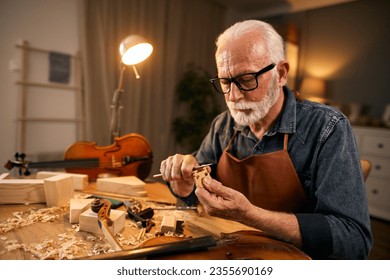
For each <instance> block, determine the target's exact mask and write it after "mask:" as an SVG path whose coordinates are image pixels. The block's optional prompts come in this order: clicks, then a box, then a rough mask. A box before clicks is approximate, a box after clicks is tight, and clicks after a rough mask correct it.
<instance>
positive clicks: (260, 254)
mask: <svg viewBox="0 0 390 280" xmlns="http://www.w3.org/2000/svg"><path fill="white" fill-rule="evenodd" d="M83 259H89V260H99V259H100V260H102V259H104V260H125V259H151V260H153V259H154V260H310V259H311V258H310V257H309V256H307V255H306V254H305V253H304V252H302V251H301V250H299V249H298V248H296V247H295V246H293V245H291V244H289V243H285V242H282V241H280V240H276V239H273V238H271V237H269V236H267V235H266V234H264V233H262V232H260V231H255V230H242V231H236V232H232V233H221V238H220V239H219V240H215V239H214V238H213V237H211V236H203V237H198V238H191V237H175V236H159V237H154V238H151V239H149V240H146V241H144V242H143V243H141V244H140V245H139V246H138V247H137V248H135V249H132V250H124V251H120V252H112V253H107V254H101V255H95V256H90V257H86V258H83Z"/></svg>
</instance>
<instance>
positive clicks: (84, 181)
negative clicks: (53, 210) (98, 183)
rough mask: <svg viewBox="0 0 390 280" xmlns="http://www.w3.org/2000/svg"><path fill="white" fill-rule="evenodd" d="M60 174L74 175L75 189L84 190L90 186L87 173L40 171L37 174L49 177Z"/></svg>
mask: <svg viewBox="0 0 390 280" xmlns="http://www.w3.org/2000/svg"><path fill="white" fill-rule="evenodd" d="M60 174H67V175H70V176H71V177H72V180H73V189H74V190H83V189H84V188H86V187H87V186H88V175H85V174H76V173H66V172H57V171H39V172H37V174H36V178H37V179H47V178H50V177H54V176H56V175H60Z"/></svg>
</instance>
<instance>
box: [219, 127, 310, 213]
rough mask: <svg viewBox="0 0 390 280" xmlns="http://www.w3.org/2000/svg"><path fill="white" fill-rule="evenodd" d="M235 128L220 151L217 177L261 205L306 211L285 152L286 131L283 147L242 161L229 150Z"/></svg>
mask: <svg viewBox="0 0 390 280" xmlns="http://www.w3.org/2000/svg"><path fill="white" fill-rule="evenodd" d="M236 134H237V131H236V132H235V134H234V135H233V137H232V139H230V141H229V145H228V146H227V147H226V149H225V150H224V151H223V153H222V156H221V158H220V160H219V162H218V165H217V173H216V176H217V180H218V181H220V182H221V183H222V184H223V185H224V186H227V187H231V188H233V189H235V190H237V191H239V192H241V193H243V194H244V195H245V196H246V197H247V198H248V199H249V201H250V202H251V203H252V204H254V205H256V206H259V207H261V208H264V209H268V210H274V211H284V212H293V213H297V212H307V211H308V209H309V203H308V199H307V195H306V193H305V191H304V189H303V187H302V185H301V182H300V181H299V178H298V174H297V173H296V171H295V168H294V165H293V163H292V161H291V159H290V156H289V154H288V151H287V144H288V134H285V135H284V144H283V150H280V151H276V152H272V153H267V154H260V155H253V156H249V157H247V158H244V159H242V160H240V159H237V158H236V157H234V156H232V155H231V154H230V153H229V152H228V150H229V148H230V146H231V145H232V142H233V139H234V138H235V136H236Z"/></svg>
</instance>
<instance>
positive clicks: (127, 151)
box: [64, 133, 153, 181]
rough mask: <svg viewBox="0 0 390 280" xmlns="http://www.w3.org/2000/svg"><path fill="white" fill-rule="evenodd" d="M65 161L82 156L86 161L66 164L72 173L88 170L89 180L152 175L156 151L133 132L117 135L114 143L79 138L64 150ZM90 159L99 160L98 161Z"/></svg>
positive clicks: (74, 159)
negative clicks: (76, 164)
mask: <svg viewBox="0 0 390 280" xmlns="http://www.w3.org/2000/svg"><path fill="white" fill-rule="evenodd" d="M64 158H65V162H72V161H77V160H80V162H84V163H85V164H79V166H77V167H75V166H74V165H73V166H69V167H65V170H66V171H67V172H69V173H78V174H87V175H88V178H89V180H90V181H96V179H97V178H98V177H104V176H137V177H138V178H140V179H141V180H143V179H145V178H146V177H148V176H149V174H150V171H151V168H152V163H153V153H152V150H151V148H150V145H149V143H148V141H147V140H146V138H145V137H143V136H142V135H139V134H136V133H131V134H127V135H124V136H121V137H117V138H115V141H114V143H113V144H111V145H108V146H96V143H95V142H83V141H81V142H76V143H74V144H73V145H71V146H70V147H69V148H68V149H67V150H66V152H65V155H64ZM88 159H91V160H97V161H98V163H97V164H96V162H95V163H94V162H93V161H91V162H90V163H86V162H88Z"/></svg>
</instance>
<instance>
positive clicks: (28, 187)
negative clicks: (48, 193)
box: [0, 173, 46, 204]
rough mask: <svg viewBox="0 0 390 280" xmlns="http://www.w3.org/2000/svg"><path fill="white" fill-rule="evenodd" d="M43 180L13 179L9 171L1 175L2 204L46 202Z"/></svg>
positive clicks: (0, 192)
mask: <svg viewBox="0 0 390 280" xmlns="http://www.w3.org/2000/svg"><path fill="white" fill-rule="evenodd" d="M45 202H46V197H45V192H44V189H43V180H39V179H11V178H10V177H9V173H3V174H1V175H0V204H28V203H45Z"/></svg>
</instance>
